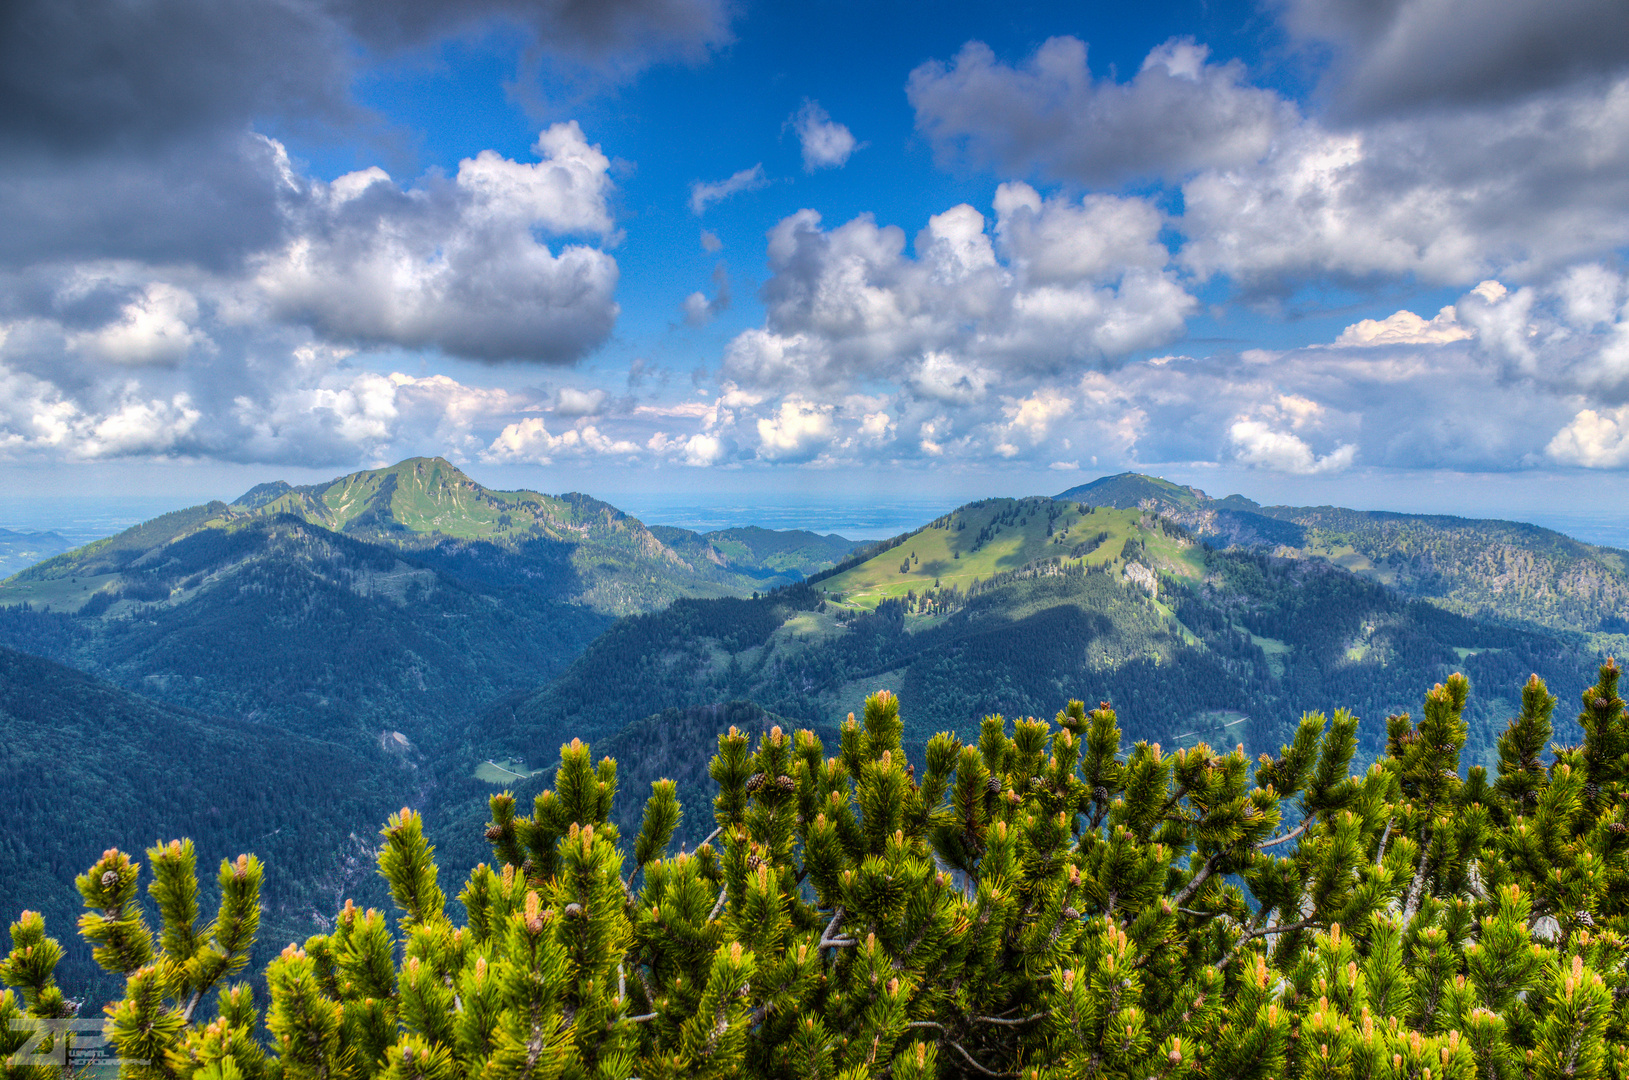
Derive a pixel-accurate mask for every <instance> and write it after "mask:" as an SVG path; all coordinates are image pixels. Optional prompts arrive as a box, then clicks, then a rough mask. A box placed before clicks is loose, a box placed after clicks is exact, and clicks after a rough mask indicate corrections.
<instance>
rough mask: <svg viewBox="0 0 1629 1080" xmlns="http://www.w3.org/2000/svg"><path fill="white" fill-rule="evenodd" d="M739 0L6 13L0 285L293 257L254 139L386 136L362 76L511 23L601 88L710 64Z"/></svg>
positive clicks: (144, 1) (188, 3) (0, 68)
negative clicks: (103, 266)
mask: <svg viewBox="0 0 1629 1080" xmlns="http://www.w3.org/2000/svg"><path fill="white" fill-rule="evenodd" d="M732 14H733V11H732V5H731V4H730V3H729V2H728V0H594V2H587V0H543V2H522V0H467V2H461V0H398V2H379V0H331V2H323V0H140V2H125V0H10V2H8V3H4V4H0V267H3V266H8V265H9V266H13V267H17V266H26V265H29V264H30V263H32V262H34V261H37V260H40V259H52V260H71V259H82V258H116V259H137V260H142V261H146V262H153V263H174V262H184V263H191V264H195V265H200V266H207V267H210V268H212V269H217V270H219V269H223V268H226V267H229V266H232V265H236V264H238V263H239V262H241V260H242V259H243V257H244V256H245V254H246V253H247V252H250V251H253V250H256V249H260V248H264V247H266V246H268V245H271V244H274V243H275V242H276V241H277V240H278V239H279V235H280V234H279V222H280V220H281V217H282V208H281V206H280V203H281V202H282V201H284V200H286V198H287V197H288V195H289V189H290V185H289V184H288V183H286V180H285V177H284V176H283V166H282V165H280V163H279V162H277V161H276V160H275V158H276V152H275V150H274V148H273V147H271V146H270V145H268V144H267V143H266V141H265V140H263V139H258V138H256V137H255V136H254V134H253V133H254V132H256V131H262V132H268V131H269V132H278V131H306V132H311V133H313V134H314V135H319V136H320V135H321V134H322V133H323V132H324V131H327V132H328V133H329V134H336V133H351V132H354V131H355V130H357V129H358V128H359V126H361V127H368V126H377V125H378V124H379V121H378V119H377V118H374V117H372V116H370V114H368V113H367V111H366V110H365V109H363V108H362V107H360V106H359V105H358V104H357V103H356V102H355V101H354V99H353V98H352V96H351V84H352V81H353V80H354V78H355V77H356V75H357V73H358V72H359V71H360V70H361V69H362V68H363V67H364V66H365V65H367V64H368V63H370V62H374V61H377V60H380V59H383V58H388V57H392V56H396V55H399V54H400V53H402V52H403V51H404V50H412V49H415V48H420V47H423V46H426V45H429V44H433V43H434V42H436V41H438V40H441V39H444V38H446V37H449V36H456V35H461V34H466V33H472V32H476V31H479V30H481V29H483V28H485V27H489V26H491V25H493V24H494V23H497V22H503V23H508V24H511V25H514V26H517V27H519V28H520V29H521V30H522V31H523V32H525V33H526V34H527V35H528V36H529V37H530V38H531V40H532V42H533V55H532V57H531V59H530V61H529V62H530V63H535V62H538V61H539V60H540V59H542V58H549V59H552V60H554V61H556V62H557V66H558V67H561V68H562V69H567V70H569V71H570V72H572V73H575V74H577V75H580V76H583V77H587V78H596V77H604V78H611V79H616V78H622V77H626V76H628V75H630V74H632V73H633V72H635V71H637V70H639V69H641V68H642V67H645V66H648V65H649V64H652V63H656V62H661V61H665V60H672V59H696V58H698V57H701V56H704V55H705V54H706V52H707V50H708V49H710V48H712V47H714V46H717V45H720V44H722V43H724V42H726V41H728V40H729V33H730V27H729V24H730V19H731V17H732Z"/></svg>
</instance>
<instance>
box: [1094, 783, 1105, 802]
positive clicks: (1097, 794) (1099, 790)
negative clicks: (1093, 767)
mask: <svg viewBox="0 0 1629 1080" xmlns="http://www.w3.org/2000/svg"><path fill="white" fill-rule="evenodd" d="M1092 798H1093V799H1095V800H1097V801H1098V802H1108V801H1109V789H1108V788H1106V787H1102V786H1101V785H1099V786H1098V787H1095V788H1093V789H1092Z"/></svg>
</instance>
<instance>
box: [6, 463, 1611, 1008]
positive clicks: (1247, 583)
mask: <svg viewBox="0 0 1629 1080" xmlns="http://www.w3.org/2000/svg"><path fill="white" fill-rule="evenodd" d="M1626 559H1629V553H1624V552H1620V551H1616V550H1614V549H1609V548H1601V547H1594V546H1591V545H1587V544H1582V543H1579V542H1577V541H1574V540H1571V539H1569V538H1567V537H1564V536H1561V535H1560V534H1557V533H1553V532H1550V531H1548V530H1543V529H1538V528H1536V527H1533V526H1526V525H1520V524H1514V523H1508V522H1488V521H1472V520H1467V519H1461V518H1450V517H1436V516H1425V515H1402V514H1384V513H1376V512H1365V511H1351V510H1342V509H1339V508H1333V507H1316V508H1295V507H1270V506H1267V507H1264V506H1260V505H1258V504H1256V503H1254V502H1252V501H1250V500H1248V499H1245V498H1243V497H1241V496H1229V497H1228V498H1225V499H1213V498H1211V497H1210V496H1207V495H1205V494H1204V493H1203V492H1201V491H1198V490H1197V489H1194V488H1184V487H1180V486H1178V485H1175V484H1170V483H1168V482H1166V481H1162V480H1158V479H1156V478H1152V477H1146V476H1139V475H1136V474H1123V475H1121V476H1116V477H1106V478H1104V479H1102V480H1098V481H1096V482H1094V483H1092V484H1087V485H1082V486H1081V487H1078V488H1071V489H1070V490H1068V491H1065V492H1062V493H1060V494H1059V495H1057V496H1055V497H1031V498H1023V499H1013V498H996V499H985V500H980V501H977V502H973V503H969V504H967V505H965V506H962V507H959V508H958V509H956V510H954V511H952V512H950V513H948V514H945V515H943V516H941V517H939V518H937V519H935V520H933V521H931V522H928V523H926V524H924V525H923V526H921V527H920V528H918V529H915V530H912V531H910V532H908V533H905V534H902V535H900V536H896V537H893V538H890V539H888V540H884V541H878V542H875V543H869V544H863V545H861V544H856V543H855V542H853V541H850V540H847V539H844V538H842V537H838V536H829V535H828V536H820V535H816V534H814V533H809V532H795V531H793V532H776V531H771V530H765V529H756V528H738V529H729V530H721V531H717V532H710V533H697V532H693V531H689V530H684V529H676V528H669V527H663V526H653V527H647V526H645V525H644V524H643V523H641V522H640V521H638V520H637V519H635V518H633V517H630V516H628V515H626V514H624V513H622V512H621V511H619V510H617V509H616V508H615V507H613V506H610V505H609V504H606V503H604V502H600V501H599V500H596V499H593V498H591V497H589V496H586V495H581V494H566V495H559V496H551V495H542V494H538V493H536V492H527V491H519V492H506V491H495V490H492V489H489V488H486V487H484V486H482V485H480V484H478V483H477V482H475V481H474V480H472V479H471V478H470V477H468V476H466V475H465V474H464V473H462V472H461V471H459V470H458V469H457V468H455V467H454V466H453V465H452V464H450V463H449V462H447V461H445V460H443V459H439V458H416V459H411V460H409V461H404V462H401V463H400V464H398V465H395V466H392V467H390V468H388V469H379V470H371V471H367V472H360V473H354V474H351V475H348V476H344V477H340V478H338V479H336V480H334V481H331V482H329V483H327V484H318V485H310V486H305V487H295V486H291V485H288V484H283V483H268V484H262V485H260V486H258V487H255V488H253V489H252V490H250V491H249V492H247V493H245V494H244V495H243V496H242V497H240V498H239V499H237V500H235V501H233V502H231V503H225V502H215V503H209V504H207V505H203V506H198V507H194V508H191V509H188V510H183V511H178V512H176V513H173V514H167V515H164V516H162V517H160V518H156V519H154V520H152V521H149V522H146V523H143V524H142V525H139V526H137V527H135V528H132V529H129V530H127V531H125V532H123V533H121V534H119V535H117V536H113V537H109V538H107V539H105V540H101V541H98V542H96V543H94V544H90V545H86V546H85V547H82V548H78V549H76V550H73V551H69V552H65V553H61V554H58V555H56V556H54V557H51V558H47V559H45V560H44V561H41V562H38V563H36V564H34V565H31V566H29V567H27V568H26V569H24V570H22V571H21V572H19V573H16V574H14V575H13V576H12V577H10V578H8V579H6V580H5V581H4V582H0V725H4V726H5V728H4V732H3V734H4V736H5V738H4V740H3V741H0V770H4V772H3V773H0V782H4V783H5V785H6V788H5V790H6V792H7V796H6V797H7V798H9V800H10V801H9V802H7V801H0V821H3V822H4V824H5V826H6V827H5V828H4V829H0V834H3V835H4V840H3V842H0V882H17V883H18V884H17V885H16V887H15V888H11V887H6V888H0V904H8V905H11V906H13V907H15V906H16V905H18V904H22V903H27V904H30V905H31V906H34V907H36V908H41V907H43V908H44V909H45V910H47V912H48V913H56V914H57V915H60V916H62V917H64V918H66V917H67V913H68V912H69V911H70V910H71V908H72V906H73V905H72V900H73V891H72V885H71V879H72V876H73V874H74V873H76V872H78V871H79V870H81V869H83V866H84V865H86V864H88V861H89V858H92V857H94V855H95V854H96V853H97V852H99V851H100V850H101V848H100V847H97V846H96V845H97V844H101V845H102V846H104V847H105V846H106V845H107V844H108V843H118V844H120V845H136V846H140V845H142V844H145V843H150V842H152V841H153V840H155V839H158V838H159V837H160V836H163V837H165V838H168V837H169V836H171V835H182V834H186V835H192V836H193V837H194V839H195V840H198V841H199V842H200V844H204V842H205V841H207V842H208V843H207V845H206V846H205V852H206V853H207V854H209V856H210V857H211V858H213V857H215V855H216V854H217V853H216V852H214V851H213V849H214V848H216V847H219V848H222V849H223V850H221V851H220V852H219V853H218V854H221V855H225V854H236V851H226V850H224V849H226V848H232V847H235V846H240V845H241V846H243V847H246V848H249V849H253V850H256V851H257V852H259V853H260V854H262V855H268V854H269V855H271V856H272V857H273V860H274V867H276V866H283V867H287V870H286V873H287V874H288V875H289V876H288V877H287V879H286V880H284V881H283V882H282V884H280V885H278V886H277V890H274V892H273V893H271V894H269V900H270V902H271V903H272V906H273V915H272V916H269V918H270V919H271V921H272V923H273V924H275V925H276V926H278V927H279V928H280V929H279V931H278V933H279V934H281V933H282V929H287V930H288V932H289V935H290V937H293V938H295V939H297V937H298V934H297V933H296V932H297V931H298V932H301V933H304V932H310V930H311V929H314V928H317V927H320V926H321V920H322V919H323V918H324V917H326V915H327V914H329V913H331V912H330V909H331V908H332V907H333V906H334V904H333V901H334V898H335V896H337V895H338V893H339V892H346V893H348V894H349V895H353V896H355V897H356V898H358V899H359V900H362V899H364V898H365V897H367V896H369V895H371V894H370V891H369V890H374V889H376V888H377V883H376V882H374V881H373V880H372V877H371V876H370V875H368V874H366V873H362V874H360V876H359V875H358V874H357V873H356V872H354V871H355V868H356V867H357V866H365V864H366V861H367V860H366V858H365V856H366V850H367V848H368V847H369V845H370V844H371V842H372V837H373V833H374V830H375V829H376V828H377V826H378V824H379V822H380V820H381V819H382V816H383V814H384V813H385V812H386V810H388V809H389V808H391V807H393V806H398V805H403V804H406V805H412V806H415V807H417V808H419V809H422V810H424V811H425V813H426V815H427V819H428V821H429V822H430V824H431V826H432V832H433V835H434V838H435V841H436V843H437V844H438V845H439V846H441V847H442V848H443V850H444V852H445V854H446V858H447V860H449V861H448V862H447V865H458V864H460V862H461V860H469V861H473V860H475V859H478V858H484V857H486V853H485V848H484V845H483V844H482V843H481V840H480V831H481V829H482V828H483V827H484V822H485V821H486V809H485V802H486V799H487V797H488V796H489V795H490V794H492V793H494V792H497V791H500V790H503V789H505V788H508V789H511V790H513V791H515V792H516V793H517V795H520V796H522V797H529V796H530V795H531V794H535V793H536V792H537V791H540V790H542V789H543V788H544V787H546V786H547V785H548V784H549V783H550V780H551V764H552V763H553V762H554V761H556V760H557V759H558V748H559V747H560V745H561V743H562V742H565V741H567V740H569V739H571V738H574V737H581V738H584V739H585V740H589V741H591V742H592V743H593V744H594V746H595V749H596V751H597V752H600V751H605V750H608V749H611V748H615V750H616V756H617V757H618V759H619V760H620V761H621V762H622V763H623V766H624V769H623V776H622V778H621V790H622V795H621V798H620V799H619V800H618V804H617V811H616V814H615V815H614V816H615V818H616V819H617V820H619V821H623V822H624V823H625V824H626V823H630V822H632V821H633V820H635V819H636V817H637V813H638V809H639V807H640V806H641V805H642V803H643V801H644V797H645V795H646V794H647V792H648V781H649V780H651V779H654V778H657V777H659V776H669V777H674V778H678V779H681V780H682V781H683V783H682V784H681V789H680V797H681V800H682V801H683V802H684V805H685V807H686V813H687V820H686V823H685V824H684V825H683V826H681V828H680V830H679V834H678V835H679V837H680V839H682V840H685V841H687V842H691V843H694V842H695V841H697V840H699V839H700V838H701V836H703V835H705V833H706V832H708V831H709V830H710V827H711V826H710V822H711V813H710V808H709V801H710V798H711V791H710V780H709V779H708V778H707V770H706V763H707V760H708V758H709V757H710V756H711V753H712V749H713V746H714V743H715V740H716V736H717V735H718V734H719V733H720V732H722V731H725V730H727V729H728V727H729V726H731V725H735V726H740V727H744V728H752V729H755V730H763V729H765V728H767V727H769V726H772V725H775V724H779V725H781V726H782V727H810V728H813V729H814V730H815V731H816V732H817V733H818V734H819V735H820V737H821V738H822V739H823V740H825V741H826V743H827V745H828V748H829V749H828V752H832V751H833V750H834V749H835V745H836V740H837V738H838V734H837V727H838V725H839V724H840V723H841V720H842V718H843V717H844V716H845V715H846V714H847V713H848V712H850V711H857V710H858V709H859V708H860V705H861V703H862V702H863V700H864V698H865V696H866V695H867V694H869V693H871V692H873V691H875V690H877V689H883V688H886V689H890V690H893V691H894V692H896V693H897V694H899V696H900V697H901V700H902V706H903V708H902V713H903V716H904V718H905V720H906V724H907V729H906V740H907V743H908V745H911V746H915V747H920V746H921V745H922V743H923V742H924V741H925V739H926V738H927V737H928V736H929V735H931V734H932V733H933V732H934V731H937V730H941V729H953V730H957V731H959V732H960V733H961V734H962V735H963V736H964V737H966V736H967V735H969V734H970V733H972V732H974V731H976V725H977V722H978V719H979V718H980V717H982V716H983V715H985V714H987V713H992V712H1001V713H1004V714H1007V715H1014V714H1020V715H1043V716H1046V715H1051V713H1053V712H1054V711H1056V710H1057V709H1058V708H1060V707H1061V706H1062V705H1063V704H1064V702H1065V701H1066V700H1068V699H1069V698H1071V697H1082V698H1086V699H1087V700H1089V701H1096V700H1099V699H1104V700H1110V701H1113V702H1114V703H1115V705H1116V706H1117V708H1118V709H1119V711H1120V716H1121V723H1122V725H1123V727H1124V728H1125V729H1126V731H1127V732H1128V734H1129V735H1131V736H1132V737H1133V738H1146V739H1149V740H1154V741H1161V742H1163V743H1164V744H1165V745H1168V746H1172V745H1181V746H1187V745H1192V744H1194V743H1196V742H1198V741H1201V740H1203V741H1207V742H1209V743H1211V744H1213V745H1220V744H1228V745H1231V744H1232V743H1243V744H1245V745H1246V746H1248V747H1249V748H1251V749H1252V750H1264V749H1270V748H1275V747H1276V746H1277V744H1278V743H1279V742H1282V741H1283V740H1284V739H1285V738H1286V737H1287V733H1288V731H1289V730H1290V729H1291V726H1292V725H1293V723H1294V722H1295V720H1296V719H1297V718H1298V717H1299V715H1300V713H1301V712H1302V711H1303V710H1308V709H1324V710H1327V709H1332V708H1335V707H1337V706H1347V707H1351V708H1354V709H1355V710H1356V711H1358V712H1359V714H1360V715H1361V716H1362V717H1363V718H1364V721H1363V725H1362V727H1361V728H1360V733H1361V737H1362V738H1363V740H1364V741H1365V742H1366V743H1367V744H1369V746H1371V747H1373V746H1376V745H1378V742H1379V740H1380V739H1381V738H1382V731H1383V726H1384V725H1383V721H1384V718H1385V716H1386V715H1387V714H1388V713H1392V712H1401V711H1406V710H1409V709H1411V708H1415V707H1417V703H1418V701H1419V699H1420V696H1421V694H1422V693H1423V692H1424V691H1425V690H1426V689H1427V688H1428V687H1429V686H1430V685H1431V684H1432V683H1434V682H1436V681H1439V680H1441V679H1442V678H1444V677H1445V676H1446V675H1447V674H1448V673H1450V672H1452V671H1455V670H1461V671H1465V672H1466V673H1467V674H1468V675H1469V676H1470V677H1471V679H1472V682H1473V685H1474V687H1475V692H1474V694H1473V697H1472V702H1471V707H1470V711H1469V717H1470V719H1471V721H1472V733H1471V739H1470V743H1469V745H1468V746H1467V758H1468V759H1469V760H1472V761H1476V760H1482V761H1487V760H1489V759H1490V758H1491V757H1492V755H1493V754H1494V747H1493V739H1494V735H1495V733H1496V732H1497V731H1498V730H1500V729H1501V728H1502V726H1503V723H1504V720H1505V719H1506V718H1507V716H1508V714H1509V713H1510V712H1511V711H1512V710H1513V709H1514V708H1515V701H1516V697H1517V692H1518V687H1519V686H1520V684H1521V683H1522V681H1523V680H1524V679H1525V678H1526V676H1527V675H1528V674H1529V673H1530V672H1538V673H1540V674H1541V675H1543V676H1544V677H1545V678H1546V679H1547V680H1548V681H1549V682H1550V684H1551V686H1552V687H1553V688H1555V689H1556V690H1557V692H1558V693H1562V694H1566V693H1569V692H1571V691H1572V690H1575V689H1580V688H1582V687H1583V686H1585V685H1587V684H1588V682H1589V681H1590V672H1591V668H1592V666H1593V665H1594V664H1595V663H1596V662H1597V660H1598V658H1599V656H1600V655H1601V652H1602V650H1603V649H1607V648H1617V647H1618V643H1619V642H1621V641H1624V640H1625V639H1624V633H1625V631H1629V617H1626V604H1625V598H1626V597H1629V576H1626V573H1625V569H1624V568H1625V566H1626V565H1629V564H1626V562H1625V560H1626ZM1569 737H1572V735H1571V725H1570V721H1567V720H1566V719H1565V718H1561V720H1560V723H1559V724H1558V738H1561V739H1566V738H1569ZM64 746H66V747H69V748H70V749H69V750H67V751H63V750H62V749H61V747H64ZM289 771H293V772H296V773H298V774H299V776H300V778H301V779H300V781H299V782H298V783H295V784H291V785H289V786H288V787H287V789H286V790H285V789H281V788H278V787H277V780H276V778H277V777H278V776H280V775H282V774H283V773H286V772H289ZM42 777H48V778H49V779H41V778H42ZM159 790H162V792H163V798H159V799H152V800H148V801H147V802H145V803H144V802H143V800H142V797H141V793H142V792H144V791H159ZM62 791H67V792H71V793H73V794H72V799H71V802H70V803H69V805H71V806H73V807H75V808H76V809H75V810H74V811H73V812H74V814H75V815H76V820H75V822H74V824H73V825H72V836H71V837H65V836H64V835H63V834H62V832H61V828H60V826H59V825H57V823H56V822H55V819H54V818H53V816H52V812H53V810H54V809H55V803H54V802H53V798H54V796H53V795H52V792H62ZM81 807H83V808H82V809H81ZM76 845H77V846H76ZM81 849H83V850H81ZM93 849H94V850H93ZM87 852H88V853H89V854H88V855H87ZM280 872H283V871H280ZM53 883H54V888H55V889H56V892H55V893H50V890H51V888H52V887H53ZM45 893H50V895H49V896H47V895H43V894H45ZM53 897H54V899H53ZM53 905H54V906H53ZM0 914H4V912H0ZM301 928H305V929H303V930H302V929H301ZM56 929H57V930H58V931H65V930H66V929H67V926H66V925H64V924H62V923H61V922H58V923H57V924H56ZM267 940H268V941H271V940H272V939H271V938H268V939H267ZM283 940H288V938H283V939H281V940H278V941H277V942H276V944H277V945H278V946H279V947H280V945H281V943H282V941H283ZM85 959H87V960H88V958H85ZM90 970H91V969H90V968H89V965H88V963H87V964H86V965H84V968H83V972H82V973H84V972H89V971H90ZM85 977H87V978H89V977H90V976H89V975H88V974H86V975H85Z"/></svg>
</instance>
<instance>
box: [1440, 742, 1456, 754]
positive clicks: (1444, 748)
mask: <svg viewBox="0 0 1629 1080" xmlns="http://www.w3.org/2000/svg"><path fill="white" fill-rule="evenodd" d="M1437 752H1438V753H1442V754H1451V753H1453V752H1454V744H1453V743H1438V744H1437Z"/></svg>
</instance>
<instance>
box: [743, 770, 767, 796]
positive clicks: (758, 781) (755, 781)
mask: <svg viewBox="0 0 1629 1080" xmlns="http://www.w3.org/2000/svg"><path fill="white" fill-rule="evenodd" d="M763 786H764V774H763V773H753V774H752V776H751V777H749V778H748V779H747V794H748V795H751V794H752V793H753V792H755V791H757V790H758V789H759V788H761V787H763Z"/></svg>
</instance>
